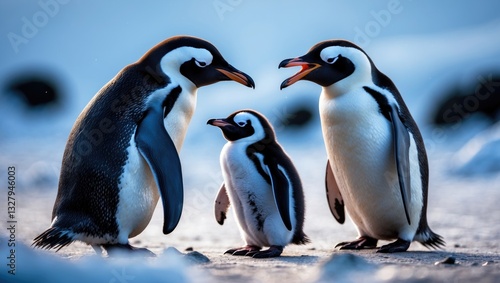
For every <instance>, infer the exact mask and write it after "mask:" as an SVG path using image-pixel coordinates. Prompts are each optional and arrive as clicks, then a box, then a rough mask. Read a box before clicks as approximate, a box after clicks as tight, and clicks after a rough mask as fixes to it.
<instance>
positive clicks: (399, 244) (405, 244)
mask: <svg viewBox="0 0 500 283" xmlns="http://www.w3.org/2000/svg"><path fill="white" fill-rule="evenodd" d="M410 244H411V242H410V241H406V240H403V239H397V240H396V241H395V242H393V243H390V244H387V245H383V246H381V247H380V248H379V249H378V250H377V253H400V252H406V250H407V249H408V248H409V247H410Z"/></svg>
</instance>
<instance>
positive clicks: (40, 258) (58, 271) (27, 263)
mask: <svg viewBox="0 0 500 283" xmlns="http://www.w3.org/2000/svg"><path fill="white" fill-rule="evenodd" d="M7 240H8V239H7V238H6V237H5V236H3V235H2V236H0V242H2V243H6V242H7ZM10 249H11V248H8V247H7V245H1V247H0V254H2V255H6V254H7V255H8V254H9V253H10V252H11V251H10ZM14 250H15V258H16V260H15V275H12V274H9V273H7V272H2V273H1V274H0V282H56V283H59V282H61V283H63V282H74V283H78V282H109V283H113V282H115V283H118V282H127V283H128V282H130V283H132V282H200V279H201V278H203V281H204V282H210V280H208V279H209V278H207V275H206V274H201V273H202V271H200V270H198V269H194V267H193V266H192V263H193V261H191V260H189V259H188V258H186V256H185V255H183V254H182V253H180V252H179V251H177V250H175V249H174V248H167V249H165V250H164V251H163V253H162V254H160V255H158V256H157V257H156V258H144V257H139V256H133V257H123V258H102V257H100V256H98V255H92V256H84V257H81V258H79V259H65V258H62V257H59V256H57V255H54V254H52V253H50V252H46V251H40V250H35V249H33V248H31V247H28V246H26V245H24V244H21V243H19V242H16V246H15V247H14ZM7 268H9V269H10V267H7Z"/></svg>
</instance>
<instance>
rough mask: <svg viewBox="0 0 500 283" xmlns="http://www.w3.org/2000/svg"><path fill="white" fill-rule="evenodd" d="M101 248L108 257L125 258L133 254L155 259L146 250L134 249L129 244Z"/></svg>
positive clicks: (106, 245)
mask: <svg viewBox="0 0 500 283" xmlns="http://www.w3.org/2000/svg"><path fill="white" fill-rule="evenodd" d="M101 247H102V248H103V249H104V250H105V251H106V252H107V253H108V256H109V257H120V256H127V255H129V254H130V253H134V254H137V255H141V256H146V257H155V256H156V255H155V254H154V253H153V252H152V251H150V250H148V249H146V248H136V247H133V246H131V245H130V244H129V243H126V244H104V245H101Z"/></svg>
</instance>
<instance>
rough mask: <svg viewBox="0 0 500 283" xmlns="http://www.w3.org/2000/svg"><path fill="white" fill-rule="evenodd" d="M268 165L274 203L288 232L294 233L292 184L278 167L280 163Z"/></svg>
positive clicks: (273, 162) (269, 162) (270, 162)
mask: <svg viewBox="0 0 500 283" xmlns="http://www.w3.org/2000/svg"><path fill="white" fill-rule="evenodd" d="M264 163H266V161H264ZM266 165H267V167H268V169H269V177H270V179H271V186H272V188H273V194H274V201H275V203H276V206H277V207H278V211H279V212H280V215H281V219H282V220H283V224H285V226H286V228H287V229H288V231H292V222H291V220H290V189H291V186H292V184H290V182H289V181H288V178H287V177H286V176H285V174H284V173H283V171H281V169H280V168H279V167H278V163H276V162H275V160H270V161H268V162H267V164H266Z"/></svg>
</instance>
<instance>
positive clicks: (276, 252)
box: [246, 246, 283, 258]
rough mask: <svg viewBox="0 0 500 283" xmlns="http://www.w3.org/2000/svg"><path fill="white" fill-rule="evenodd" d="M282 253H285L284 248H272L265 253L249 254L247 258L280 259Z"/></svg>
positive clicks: (253, 252) (255, 252) (254, 252)
mask: <svg viewBox="0 0 500 283" xmlns="http://www.w3.org/2000/svg"><path fill="white" fill-rule="evenodd" d="M282 252H283V246H270V247H269V249H267V250H264V251H252V252H248V253H247V254H246V256H251V257H253V258H270V257H279V256H280V255H281V253H282Z"/></svg>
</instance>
